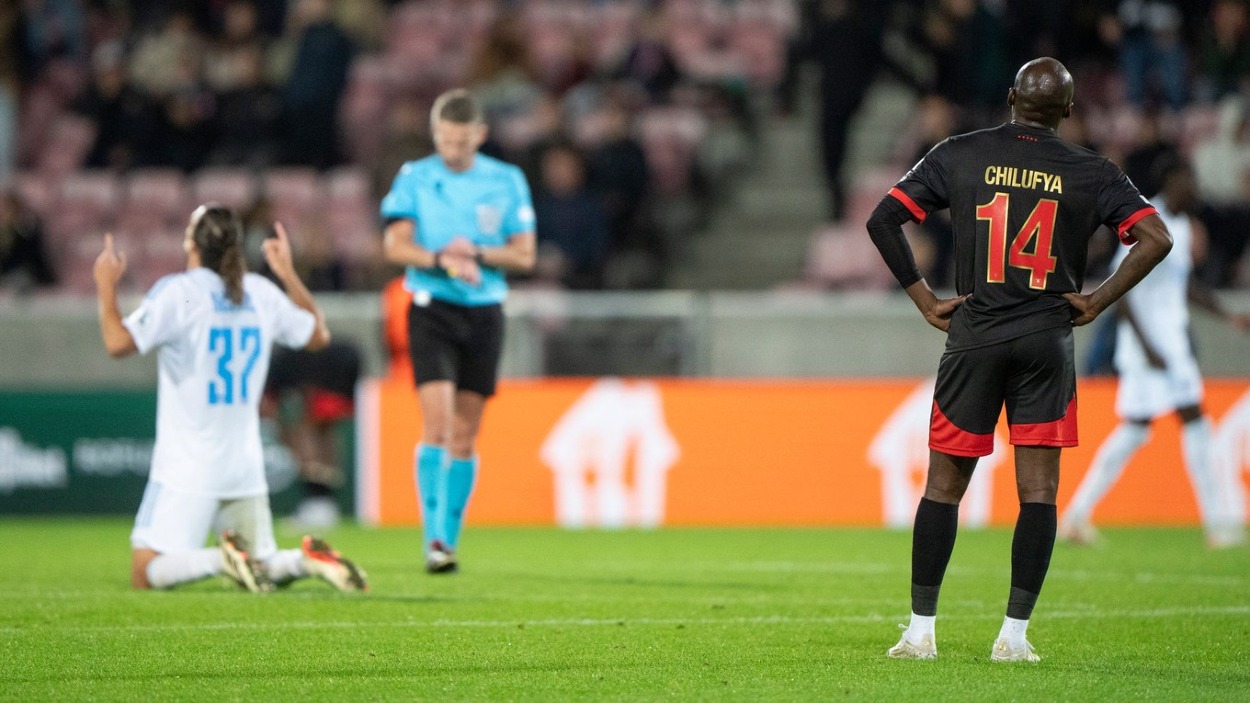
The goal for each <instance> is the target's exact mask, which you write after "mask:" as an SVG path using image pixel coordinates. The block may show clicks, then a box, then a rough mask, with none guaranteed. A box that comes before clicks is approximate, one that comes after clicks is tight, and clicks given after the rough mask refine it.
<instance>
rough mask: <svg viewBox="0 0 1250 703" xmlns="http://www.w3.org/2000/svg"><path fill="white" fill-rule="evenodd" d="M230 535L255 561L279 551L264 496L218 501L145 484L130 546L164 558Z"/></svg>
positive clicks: (217, 499)
mask: <svg viewBox="0 0 1250 703" xmlns="http://www.w3.org/2000/svg"><path fill="white" fill-rule="evenodd" d="M227 529H230V530H234V531H235V532H238V533H239V535H241V536H242V537H243V539H245V540H247V543H248V545H250V547H251V553H252V556H253V557H254V558H256V559H260V560H264V559H267V558H268V557H269V556H270V555H272V554H273V553H274V552H276V551H278V545H277V542H276V541H275V540H274V537H273V515H272V513H270V512H269V496H267V495H260V496H250V497H247V498H230V499H222V498H217V497H216V496H205V495H201V494H199V493H188V492H186V491H179V490H175V489H171V488H167V487H165V486H162V485H161V484H159V483H154V482H151V481H149V482H148V485H147V488H146V489H144V491H143V502H141V503H140V504H139V513H138V515H136V516H135V527H134V530H132V531H131V533H130V546H131V547H133V548H135V549H151V550H153V551H155V552H160V553H162V554H168V553H173V552H187V551H191V550H194V549H201V548H202V547H204V545H205V543H206V542H207V541H208V537H209V535H210V534H211V535H216V534H218V533H220V532H221V531H222V530H227Z"/></svg>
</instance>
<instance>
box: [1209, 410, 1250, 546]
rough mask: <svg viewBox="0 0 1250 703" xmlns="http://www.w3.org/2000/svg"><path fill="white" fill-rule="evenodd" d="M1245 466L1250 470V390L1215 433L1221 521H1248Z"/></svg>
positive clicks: (1213, 466)
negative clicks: (1244, 477)
mask: <svg viewBox="0 0 1250 703" xmlns="http://www.w3.org/2000/svg"><path fill="white" fill-rule="evenodd" d="M1243 470H1245V471H1247V472H1250V392H1247V393H1246V394H1245V395H1243V396H1241V398H1240V399H1239V400H1238V401H1237V402H1236V403H1234V404H1233V407H1231V408H1229V409H1228V412H1226V413H1224V417H1223V418H1221V419H1220V421H1219V423H1217V424H1216V426H1215V431H1214V432H1213V433H1212V441H1211V472H1212V474H1214V476H1215V480H1216V482H1217V484H1216V485H1218V486H1219V489H1220V490H1219V497H1220V501H1219V502H1218V503H1217V505H1216V514H1215V516H1213V517H1217V518H1218V519H1219V522H1220V523H1221V524H1226V525H1245V524H1246V487H1245V484H1244V483H1243V482H1242V478H1241V474H1242V471H1243Z"/></svg>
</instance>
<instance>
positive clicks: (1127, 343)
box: [1059, 161, 1250, 548]
mask: <svg viewBox="0 0 1250 703" xmlns="http://www.w3.org/2000/svg"><path fill="white" fill-rule="evenodd" d="M1161 175H1162V178H1161V182H1162V183H1163V192H1162V193H1160V194H1159V195H1157V196H1156V197H1154V198H1153V199H1151V201H1150V202H1151V204H1152V205H1154V206H1155V208H1156V209H1157V210H1158V212H1159V216H1160V217H1162V218H1163V221H1164V222H1165V223H1166V224H1167V227H1168V231H1169V232H1171V233H1172V238H1173V241H1174V244H1173V246H1172V252H1171V253H1170V254H1169V255H1168V256H1167V258H1166V259H1164V260H1163V261H1162V262H1161V263H1160V264H1159V265H1158V266H1156V267H1155V269H1154V270H1153V271H1151V272H1150V274H1149V275H1148V276H1146V278H1145V279H1143V280H1142V282H1141V283H1139V284H1138V285H1137V286H1136V287H1134V288H1133V289H1132V290H1130V291H1129V292H1128V293H1127V294H1126V295H1125V296H1124V298H1123V299H1121V301H1120V320H1119V322H1118V323H1117V325H1118V328H1117V331H1116V332H1117V335H1116V351H1115V366H1116V370H1117V371H1118V372H1119V375H1120V382H1119V388H1118V391H1117V396H1116V414H1117V415H1118V416H1119V417H1120V424H1119V425H1118V426H1117V427H1116V428H1115V430H1114V431H1112V433H1111V434H1110V435H1109V436H1108V437H1107V439H1106V440H1105V441H1104V442H1103V444H1102V446H1101V447H1099V449H1098V453H1097V454H1096V455H1095V456H1094V461H1093V464H1091V466H1090V468H1089V471H1088V473H1086V474H1085V478H1084V479H1083V480H1082V481H1081V485H1080V486H1078V487H1077V489H1076V494H1075V495H1074V496H1073V498H1072V502H1071V503H1070V504H1069V505H1068V508H1067V510H1066V511H1065V512H1064V514H1063V517H1062V518H1061V520H1060V523H1059V536H1060V538H1062V539H1065V540H1067V541H1069V542H1072V543H1074V544H1092V543H1096V542H1097V541H1098V540H1099V536H1098V533H1097V531H1096V530H1095V529H1094V528H1093V525H1092V523H1091V516H1092V514H1093V512H1094V508H1095V507H1096V506H1097V505H1098V503H1099V501H1100V500H1102V498H1103V496H1104V495H1106V493H1107V491H1109V490H1110V489H1111V487H1112V486H1113V485H1114V484H1115V482H1116V480H1117V479H1118V478H1119V477H1120V474H1121V473H1122V472H1123V471H1124V467H1125V466H1126V465H1127V464H1128V462H1129V461H1130V460H1131V459H1132V458H1133V455H1134V454H1136V452H1137V450H1138V449H1140V448H1141V447H1142V445H1144V444H1145V443H1146V441H1147V440H1148V439H1149V437H1150V423H1151V422H1152V421H1153V420H1154V419H1156V418H1158V417H1161V416H1163V415H1166V414H1168V413H1171V412H1175V413H1176V414H1177V416H1178V417H1179V418H1180V420H1181V422H1182V435H1181V444H1182V446H1181V449H1182V454H1183V456H1184V464H1185V470H1186V471H1187V473H1188V474H1189V480H1190V482H1191V483H1192V485H1193V489H1194V497H1195V499H1196V500H1197V503H1198V512H1199V514H1200V515H1201V518H1202V527H1203V530H1204V531H1205V533H1206V539H1207V544H1208V545H1209V546H1211V547H1216V548H1219V547H1229V546H1234V545H1238V544H1242V543H1244V541H1245V532H1244V524H1243V523H1244V518H1243V517H1239V515H1238V512H1239V511H1233V510H1230V509H1229V504H1228V502H1227V501H1226V500H1225V497H1226V496H1227V495H1228V494H1229V492H1230V491H1231V486H1230V485H1229V483H1228V480H1227V476H1226V472H1224V471H1217V470H1216V467H1215V464H1214V463H1213V461H1212V458H1213V456H1212V437H1211V434H1212V430H1211V422H1210V421H1209V420H1208V419H1207V417H1206V415H1205V414H1203V411H1202V405H1201V404H1202V376H1201V374H1200V373H1199V371H1198V362H1197V360H1196V359H1195V358H1194V351H1193V347H1192V345H1191V343H1190V340H1189V307H1188V304H1187V301H1188V300H1192V301H1193V302H1194V303H1196V304H1197V305H1199V306H1200V307H1202V308H1204V309H1206V310H1207V311H1208V312H1211V313H1213V314H1215V315H1218V316H1220V317H1222V318H1224V319H1225V320H1227V321H1228V322H1229V323H1230V324H1232V325H1234V326H1236V327H1238V328H1240V329H1243V330H1245V329H1247V328H1250V316H1247V315H1244V314H1229V313H1227V312H1225V311H1224V310H1223V309H1222V308H1221V306H1220V305H1219V302H1218V301H1217V300H1216V298H1215V296H1214V295H1213V294H1212V293H1211V292H1210V291H1209V290H1207V289H1206V288H1205V287H1203V286H1202V285H1201V284H1200V283H1199V282H1198V281H1197V280H1195V279H1193V278H1192V276H1191V273H1192V270H1193V258H1194V251H1195V247H1194V241H1195V240H1194V231H1193V224H1192V221H1191V220H1190V217H1189V215H1188V212H1189V211H1190V210H1191V208H1193V207H1194V205H1195V204H1196V189H1195V186H1194V179H1193V174H1192V173H1191V172H1190V170H1189V167H1188V166H1187V165H1185V164H1184V163H1183V162H1180V161H1177V162H1174V163H1170V164H1168V165H1167V166H1166V167H1165V168H1164V169H1162V171H1161ZM1127 251H1128V247H1121V248H1120V250H1119V252H1118V253H1117V255H1116V260H1115V262H1113V264H1112V265H1113V266H1115V265H1117V264H1118V263H1119V261H1120V260H1122V259H1123V258H1124V256H1125V253H1126V252H1127Z"/></svg>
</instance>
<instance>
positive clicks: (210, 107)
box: [151, 62, 217, 173]
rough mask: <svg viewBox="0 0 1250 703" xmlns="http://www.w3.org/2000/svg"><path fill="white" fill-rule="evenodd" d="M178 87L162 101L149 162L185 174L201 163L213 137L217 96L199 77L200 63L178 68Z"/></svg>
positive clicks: (186, 64) (188, 63) (213, 140)
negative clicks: (175, 169)
mask: <svg viewBox="0 0 1250 703" xmlns="http://www.w3.org/2000/svg"><path fill="white" fill-rule="evenodd" d="M177 75H178V76H179V79H178V83H177V87H176V88H175V89H174V90H172V91H171V92H170V93H169V94H168V95H166V96H165V97H164V99H163V100H162V102H161V120H160V129H159V132H158V133H157V137H156V147H155V148H154V149H153V151H152V157H153V158H152V159H151V162H152V163H153V164H154V165H157V166H172V167H174V168H178V169H181V170H182V171H185V172H187V173H190V172H191V171H194V170H196V169H198V168H199V167H201V166H203V165H204V163H205V162H206V161H207V160H208V154H209V151H210V150H211V149H212V148H213V143H214V142H215V140H216V134H215V127H216V117H217V97H216V96H215V95H214V94H213V92H212V91H211V90H209V88H208V86H207V85H205V84H204V83H203V82H202V81H201V80H200V72H199V64H198V63H190V62H187V63H184V64H182V65H181V66H179V67H178V71H177Z"/></svg>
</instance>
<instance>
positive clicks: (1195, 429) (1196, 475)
mask: <svg viewBox="0 0 1250 703" xmlns="http://www.w3.org/2000/svg"><path fill="white" fill-rule="evenodd" d="M1181 450H1182V452H1183V453H1184V455H1185V469H1186V471H1188V472H1189V481H1190V483H1192V484H1193V487H1194V497H1195V498H1196V499H1197V501H1198V514H1199V515H1200V516H1202V526H1203V527H1205V528H1206V529H1207V530H1208V531H1210V530H1211V528H1212V527H1213V526H1214V525H1216V524H1218V523H1219V522H1220V515H1219V514H1218V513H1219V512H1220V511H1219V502H1220V493H1219V491H1220V489H1219V486H1218V485H1217V484H1216V480H1215V475H1214V474H1212V473H1211V422H1210V421H1209V420H1207V418H1205V417H1200V418H1198V419H1197V420H1194V421H1192V422H1186V423H1185V425H1184V428H1183V429H1182V430H1181Z"/></svg>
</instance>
